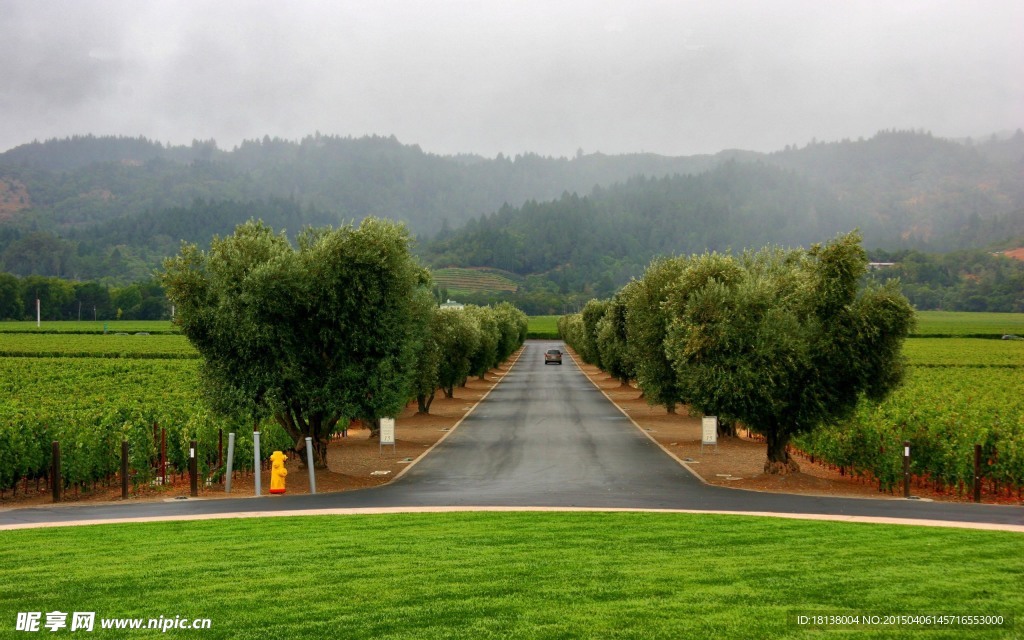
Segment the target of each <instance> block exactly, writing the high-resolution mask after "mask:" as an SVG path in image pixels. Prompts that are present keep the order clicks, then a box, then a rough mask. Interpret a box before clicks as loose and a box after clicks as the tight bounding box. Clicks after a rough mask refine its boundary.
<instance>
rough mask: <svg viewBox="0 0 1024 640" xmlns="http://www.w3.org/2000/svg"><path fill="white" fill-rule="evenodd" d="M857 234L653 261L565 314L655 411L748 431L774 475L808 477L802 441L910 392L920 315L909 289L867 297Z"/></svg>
mask: <svg viewBox="0 0 1024 640" xmlns="http://www.w3.org/2000/svg"><path fill="white" fill-rule="evenodd" d="M866 271H867V255H866V253H865V252H864V250H863V249H862V248H861V244H860V236H859V235H858V234H857V233H850V234H847V235H845V236H840V237H838V238H837V239H835V240H834V241H832V242H830V243H828V244H826V245H824V246H821V245H814V246H813V247H812V248H810V249H809V250H802V249H801V250H790V251H783V250H780V249H763V250H761V251H758V252H756V253H751V252H748V253H744V254H743V255H740V256H730V255H723V254H718V253H705V254H703V255H697V256H692V257H676V258H666V259H659V260H655V261H654V262H652V263H651V264H650V266H648V268H647V270H646V272H645V273H644V275H643V277H642V278H641V279H638V280H633V281H631V282H630V283H629V284H627V285H626V286H625V287H623V288H622V289H620V290H619V291H618V292H616V293H615V295H613V296H612V297H611V298H610V299H607V300H592V301H590V302H588V303H587V305H586V306H585V307H584V309H583V311H582V312H581V313H578V314H574V315H569V316H563V317H562V318H561V319H560V320H559V331H560V332H561V334H562V336H563V338H564V339H565V340H566V342H567V343H568V344H569V345H570V346H572V347H573V348H574V349H575V350H576V351H577V353H579V355H580V357H581V358H582V359H583V360H584V361H585V362H588V363H591V364H595V365H597V366H599V367H601V368H602V369H604V370H606V371H607V372H609V373H610V374H611V375H613V376H615V377H617V378H619V379H620V380H622V381H623V382H627V381H630V380H636V382H637V385H638V386H639V388H640V390H641V391H642V392H643V394H644V397H645V398H646V400H647V402H649V403H650V404H652V405H655V404H656V405H663V406H665V407H666V408H667V409H668V411H669V412H674V411H675V410H676V407H677V406H678V405H688V406H689V407H690V409H691V410H693V411H697V412H701V413H704V414H709V415H717V416H719V418H720V419H722V421H723V422H724V423H725V424H734V423H735V422H736V421H739V422H742V423H743V424H744V425H746V426H748V427H750V428H751V429H752V430H754V431H756V432H759V433H761V434H763V435H764V436H765V438H766V440H767V443H768V451H767V461H766V463H765V472H766V473H787V472H789V471H793V470H796V469H798V467H797V465H796V463H795V462H793V461H792V460H791V459H790V457H789V454H788V452H787V450H786V445H787V444H788V443H789V441H790V439H791V438H792V437H793V436H795V435H797V434H801V433H808V432H810V431H812V430H814V429H815V428H817V427H819V426H821V425H823V424H831V423H836V422H838V421H840V420H842V419H843V418H846V417H848V416H850V415H851V414H852V413H853V411H854V409H855V408H856V406H857V403H858V402H859V401H860V399H861V398H863V397H868V398H872V399H881V398H883V397H885V396H886V395H887V394H889V393H890V392H891V391H892V390H893V389H894V388H895V387H896V386H897V385H898V384H899V383H900V381H901V379H902V376H903V372H904V369H905V362H904V360H903V356H902V355H901V349H902V344H903V340H904V339H905V338H906V336H907V334H908V333H909V331H910V329H911V328H912V324H913V317H914V313H913V309H912V307H911V306H910V304H909V302H908V301H907V299H906V298H905V297H904V296H903V295H902V294H901V293H900V290H899V284H898V282H896V281H889V282H887V283H885V284H877V283H871V284H869V285H868V286H866V287H864V286H861V282H862V281H863V276H864V275H865V273H866Z"/></svg>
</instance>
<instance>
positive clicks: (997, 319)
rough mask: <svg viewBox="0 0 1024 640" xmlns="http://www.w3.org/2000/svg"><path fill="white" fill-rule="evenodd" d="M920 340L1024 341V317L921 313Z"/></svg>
mask: <svg viewBox="0 0 1024 640" xmlns="http://www.w3.org/2000/svg"><path fill="white" fill-rule="evenodd" d="M914 335H918V336H942V337H945V336H978V337H990V338H999V337H1001V336H1004V335H1017V336H1021V337H1024V313H969V312H966V311H918V312H917V328H916V329H915V330H914Z"/></svg>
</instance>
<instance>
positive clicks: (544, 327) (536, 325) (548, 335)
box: [526, 316, 561, 340]
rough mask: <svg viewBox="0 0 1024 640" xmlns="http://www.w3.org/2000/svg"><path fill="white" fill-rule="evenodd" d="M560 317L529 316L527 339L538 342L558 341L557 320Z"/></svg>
mask: <svg viewBox="0 0 1024 640" xmlns="http://www.w3.org/2000/svg"><path fill="white" fill-rule="evenodd" d="M560 317H561V316H530V317H529V320H530V324H529V326H528V327H527V329H526V331H527V337H530V338H536V339H539V340H545V339H546V340H557V339H558V319H559V318H560Z"/></svg>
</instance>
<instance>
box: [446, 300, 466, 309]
mask: <svg viewBox="0 0 1024 640" xmlns="http://www.w3.org/2000/svg"><path fill="white" fill-rule="evenodd" d="M465 306H466V305H464V304H462V303H461V302H455V301H454V300H448V302H445V303H444V304H442V305H441V308H442V309H462V308H465Z"/></svg>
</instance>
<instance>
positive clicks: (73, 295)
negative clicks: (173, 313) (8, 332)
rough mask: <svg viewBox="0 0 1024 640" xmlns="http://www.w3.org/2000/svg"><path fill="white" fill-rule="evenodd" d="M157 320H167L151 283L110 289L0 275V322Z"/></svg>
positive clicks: (92, 284) (161, 296)
mask: <svg viewBox="0 0 1024 640" xmlns="http://www.w3.org/2000/svg"><path fill="white" fill-rule="evenodd" d="M36 300H39V307H40V316H41V318H42V319H43V320H78V319H81V320H121V319H123V320H160V319H162V318H168V317H170V307H169V306H168V304H167V299H166V298H165V297H164V292H163V287H161V286H160V283H159V282H157V281H155V280H147V281H142V282H136V283H134V284H129V285H126V286H122V287H112V286H109V285H104V284H101V283H99V282H94V281H88V282H75V281H71V280H64V279H62V278H50V277H44V276H26V277H24V278H19V277H17V276H15V275H13V274H10V273H0V320H35V318H36Z"/></svg>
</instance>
